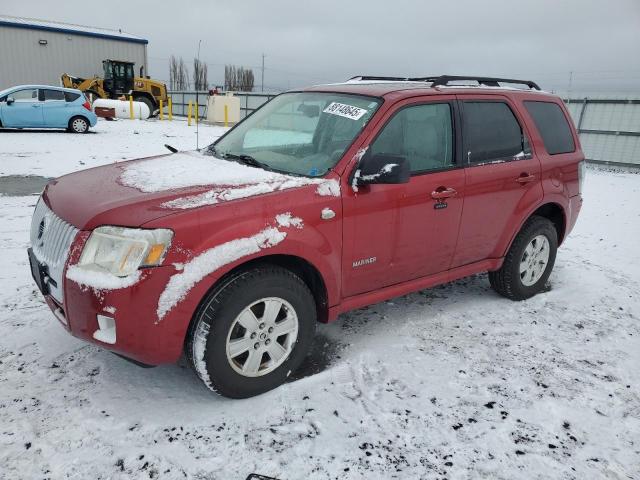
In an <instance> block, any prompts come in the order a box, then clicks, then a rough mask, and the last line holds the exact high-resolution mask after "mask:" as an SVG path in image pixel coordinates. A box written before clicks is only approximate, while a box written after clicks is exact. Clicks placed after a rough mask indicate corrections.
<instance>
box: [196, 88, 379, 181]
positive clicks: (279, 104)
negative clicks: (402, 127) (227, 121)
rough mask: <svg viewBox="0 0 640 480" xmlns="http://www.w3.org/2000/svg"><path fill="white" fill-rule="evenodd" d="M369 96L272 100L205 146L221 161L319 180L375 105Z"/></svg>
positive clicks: (324, 95)
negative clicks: (243, 162)
mask: <svg viewBox="0 0 640 480" xmlns="http://www.w3.org/2000/svg"><path fill="white" fill-rule="evenodd" d="M380 102H381V101H380V100H379V99H376V98H373V97H365V96H359V95H349V94H343V93H320V92H298V93H285V94H282V95H279V96H277V97H276V98H274V99H273V100H271V101H270V102H269V103H267V104H266V105H265V106H264V107H262V108H261V109H259V110H258V111H256V112H255V113H254V114H253V115H251V116H250V117H249V118H247V119H246V120H245V121H243V122H242V123H241V124H239V125H238V126H237V127H236V128H234V129H233V130H231V131H230V132H229V133H228V134H227V135H225V136H224V137H223V138H221V139H220V140H218V141H217V142H216V143H214V144H213V145H211V146H209V148H208V152H209V153H210V154H213V155H216V156H219V157H223V158H225V157H226V158H231V159H233V158H234V157H235V158H241V157H245V160H246V158H247V157H251V160H255V161H256V162H255V163H259V164H260V165H262V166H264V167H265V168H269V169H272V170H276V171H281V172H286V173H293V174H297V175H305V176H310V177H321V176H323V175H324V174H325V173H326V172H327V171H328V170H329V169H330V168H332V167H333V166H334V165H335V164H336V163H337V162H338V160H340V158H341V157H342V155H343V154H344V152H345V150H346V149H347V148H348V147H349V146H350V145H351V143H352V142H353V141H354V140H355V138H356V137H357V136H358V134H359V133H360V132H361V131H362V128H363V127H364V126H365V125H366V123H367V122H368V121H369V119H370V118H371V116H372V115H373V114H374V113H375V111H376V110H377V109H378V107H379V106H380Z"/></svg>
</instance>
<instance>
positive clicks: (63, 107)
mask: <svg viewBox="0 0 640 480" xmlns="http://www.w3.org/2000/svg"><path fill="white" fill-rule="evenodd" d="M40 100H41V101H42V114H43V120H44V125H45V126H46V127H54V128H65V127H67V126H68V123H69V118H70V111H71V104H70V103H67V102H66V101H65V96H64V92H63V91H62V90H54V89H47V88H41V89H40Z"/></svg>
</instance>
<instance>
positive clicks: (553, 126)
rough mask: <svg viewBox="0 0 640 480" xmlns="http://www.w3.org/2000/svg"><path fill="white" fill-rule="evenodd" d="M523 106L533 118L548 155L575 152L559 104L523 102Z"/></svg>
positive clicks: (571, 137) (567, 124) (567, 125)
mask: <svg viewBox="0 0 640 480" xmlns="http://www.w3.org/2000/svg"><path fill="white" fill-rule="evenodd" d="M524 106H525V108H526V109H527V111H528V112H529V114H530V115H531V117H532V118H533V122H534V123H535V124H536V128H537V129H538V132H540V136H542V142H543V143H544V148H545V149H546V150H547V153H549V155H557V154H559V153H569V152H575V150H576V145H575V143H574V142H573V135H572V134H571V127H570V126H569V123H568V122H567V118H566V117H565V116H564V113H562V109H561V108H560V105H558V104H557V103H553V102H524Z"/></svg>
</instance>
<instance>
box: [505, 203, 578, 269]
mask: <svg viewBox="0 0 640 480" xmlns="http://www.w3.org/2000/svg"><path fill="white" fill-rule="evenodd" d="M550 204H555V205H557V206H558V207H560V210H561V211H562V216H563V220H564V225H565V231H564V234H563V235H562V237H561V238H559V239H558V246H559V245H560V244H561V243H562V241H563V240H564V239H565V238H566V237H567V235H568V234H569V230H568V226H569V224H568V216H567V210H568V209H569V208H570V207H569V201H568V199H567V198H566V197H565V196H563V195H558V194H546V195H545V197H544V199H543V201H542V202H539V203H537V204H536V205H535V206H534V207H532V208H529V209H528V210H527V212H526V214H525V215H523V216H522V217H521V218H520V220H518V222H517V223H515V225H517V227H516V228H515V229H514V230H512V231H511V232H508V234H509V237H508V239H509V241H508V243H506V244H505V245H504V248H503V249H502V250H501V254H500V258H503V257H505V256H506V255H507V252H508V251H509V249H510V248H511V245H512V244H513V242H514V240H515V239H516V236H517V235H518V233H519V232H520V230H522V227H523V226H524V224H525V223H526V221H527V220H529V218H530V217H531V215H533V214H534V212H535V211H536V210H538V209H539V208H540V207H543V206H544V205H550ZM505 233H507V232H505Z"/></svg>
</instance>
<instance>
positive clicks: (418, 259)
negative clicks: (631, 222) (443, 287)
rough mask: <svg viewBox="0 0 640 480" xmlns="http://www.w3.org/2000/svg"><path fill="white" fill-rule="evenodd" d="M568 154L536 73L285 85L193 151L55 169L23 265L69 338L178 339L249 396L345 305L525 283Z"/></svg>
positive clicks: (514, 291)
mask: <svg viewBox="0 0 640 480" xmlns="http://www.w3.org/2000/svg"><path fill="white" fill-rule="evenodd" d="M583 160H584V155H583V153H582V151H581V149H580V144H579V141H578V137H577V135H576V131H575V129H574V128H573V126H572V123H571V120H570V117H569V115H568V113H567V110H566V109H565V107H564V105H563V103H562V101H561V100H560V99H559V98H558V97H556V96H553V95H550V94H548V93H545V92H542V91H540V89H539V88H538V86H537V85H536V84H535V83H533V82H528V81H518V80H511V79H495V78H481V77H464V78H463V77H433V78H388V77H355V78H354V79H351V80H350V81H348V82H346V83H343V84H336V85H324V86H316V87H312V88H308V89H305V90H302V91H292V92H287V93H284V94H281V95H279V96H277V97H275V98H274V99H273V100H271V101H270V102H268V103H267V104H265V105H264V106H262V107H261V108H260V109H259V110H257V111H256V112H255V113H253V114H252V115H250V116H249V117H247V118H246V119H245V120H244V121H242V122H241V123H239V124H238V125H237V126H236V127H235V128H233V129H232V130H230V131H229V132H228V133H227V134H225V135H224V136H223V137H222V138H220V139H219V140H218V141H216V142H215V143H214V144H213V145H211V146H210V147H208V148H207V149H205V150H203V151H200V152H198V151H195V152H183V153H174V154H168V155H164V156H159V157H154V158H148V159H139V160H134V161H130V162H124V163H119V164H116V165H109V166H104V167H99V168H93V169H89V170H84V171H81V172H77V173H73V174H71V175H67V176H64V177H62V178H58V179H57V180H54V181H52V182H51V183H50V184H49V185H48V186H47V187H46V189H45V191H44V192H43V194H42V197H41V199H40V201H39V202H38V204H37V206H36V209H35V213H34V215H33V221H32V227H31V249H30V251H29V257H30V261H31V269H32V273H33V277H34V279H35V281H36V283H37V285H38V287H39V288H40V290H41V291H42V293H43V294H44V297H45V299H46V301H47V303H48V304H49V306H50V307H51V309H52V310H53V312H54V314H55V316H56V317H57V318H58V320H59V321H60V322H61V323H62V324H63V325H64V326H65V328H66V329H67V330H69V332H70V333H71V334H73V335H75V336H77V337H79V338H82V339H85V340H87V341H90V342H93V343H96V344H98V345H101V346H103V347H105V348H107V349H109V350H112V351H113V352H115V353H117V354H119V355H122V356H124V357H127V358H129V359H132V360H134V361H137V362H139V363H142V364H146V365H158V364H163V363H169V362H175V361H176V360H177V359H178V358H179V357H180V355H181V354H182V353H183V352H185V353H186V355H187V357H188V358H189V359H190V361H191V362H192V364H193V367H194V368H195V370H196V372H197V373H198V375H199V376H200V378H201V379H202V380H203V381H204V382H205V383H206V384H207V385H208V386H209V387H210V388H211V389H213V390H215V391H217V392H219V393H220V394H222V395H226V396H229V397H235V398H241V397H249V396H252V395H256V394H259V393H262V392H265V391H267V390H269V389H272V388H274V387H276V386H277V385H279V384H281V383H282V382H284V381H285V380H286V378H287V377H288V376H289V375H290V374H291V372H292V371H294V370H295V369H296V368H298V367H299V365H300V364H301V362H302V361H303V359H304V357H305V355H306V354H307V352H308V350H309V347H310V345H311V343H312V339H313V334H314V329H315V325H316V322H318V321H320V322H330V321H332V320H334V319H336V317H337V316H338V315H339V314H340V313H342V312H345V311H347V310H352V309H355V308H360V307H363V306H365V305H368V304H371V303H375V302H380V301H383V300H385V299H388V298H391V297H395V296H399V295H404V294H406V293H409V292H412V291H415V290H420V289H424V288H429V287H433V286H434V285H438V284H442V283H445V282H450V281H452V280H455V279H458V278H461V277H465V276H468V275H472V274H476V273H479V272H487V271H488V272H489V281H490V282H491V285H492V287H493V288H494V289H495V290H496V291H497V292H498V293H500V294H501V295H504V296H505V297H508V298H510V299H512V300H524V299H526V298H529V297H531V296H532V295H535V294H536V293H538V292H539V291H541V290H542V289H543V288H544V285H545V283H546V282H547V279H548V278H549V275H550V273H551V270H552V268H553V264H554V261H555V258H556V250H557V247H558V245H559V244H560V243H561V242H562V241H563V240H564V239H565V238H566V237H567V235H568V234H569V232H570V231H571V229H572V227H573V225H574V223H575V221H576V218H577V216H578V212H579V211H580V207H581V204H582V198H581V195H580V190H581V178H582V172H583V166H584V162H583Z"/></svg>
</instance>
